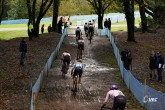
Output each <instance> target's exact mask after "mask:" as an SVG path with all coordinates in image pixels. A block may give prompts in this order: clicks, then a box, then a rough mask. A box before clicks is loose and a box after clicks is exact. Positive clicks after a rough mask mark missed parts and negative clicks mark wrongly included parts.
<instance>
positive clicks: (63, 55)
mask: <svg viewBox="0 0 165 110" xmlns="http://www.w3.org/2000/svg"><path fill="white" fill-rule="evenodd" d="M66 55H68V56H70V53H67V52H64V53H63V54H62V59H64V57H65V56H66ZM70 57H71V56H70Z"/></svg>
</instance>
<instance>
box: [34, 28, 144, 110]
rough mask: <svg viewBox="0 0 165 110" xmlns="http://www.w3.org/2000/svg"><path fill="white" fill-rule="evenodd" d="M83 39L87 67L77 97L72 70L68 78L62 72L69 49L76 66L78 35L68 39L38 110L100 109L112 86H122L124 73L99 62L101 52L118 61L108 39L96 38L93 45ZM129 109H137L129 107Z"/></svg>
mask: <svg viewBox="0 0 165 110" xmlns="http://www.w3.org/2000/svg"><path fill="white" fill-rule="evenodd" d="M73 32H74V31H73ZM83 38H84V40H85V51H84V53H83V59H82V61H83V64H85V70H84V73H83V76H82V84H80V85H79V90H78V92H77V94H76V97H75V98H74V97H73V95H72V92H71V87H72V84H71V81H72V79H71V77H70V71H71V68H70V69H69V72H68V74H66V78H65V79H64V78H62V76H61V72H60V70H61V69H60V68H61V67H60V66H61V61H60V57H61V54H62V52H63V51H64V50H65V49H67V50H69V51H70V53H71V56H72V63H73V62H74V61H75V58H76V53H77V45H76V43H75V42H76V40H75V36H73V35H72V36H68V37H66V38H65V39H64V43H63V44H62V47H61V49H60V50H61V51H60V53H59V56H58V58H57V59H56V60H55V61H54V63H53V65H52V69H51V71H50V73H49V77H47V78H45V80H44V85H43V87H42V90H41V92H40V93H39V96H38V97H37V106H36V107H37V109H38V110H100V108H99V106H100V103H101V102H102V100H103V98H104V97H105V95H106V92H107V91H108V88H109V85H110V84H114V83H115V84H119V80H121V79H119V78H120V74H116V73H119V69H118V68H112V66H111V65H110V64H107V63H100V62H99V63H98V62H96V61H95V59H96V58H97V57H98V56H99V55H101V54H104V53H100V52H104V51H105V53H106V54H108V55H109V56H110V57H113V58H115V57H114V55H113V49H112V47H111V46H110V43H109V40H108V39H107V38H106V37H98V36H95V37H94V38H93V40H92V43H91V44H89V41H88V40H87V38H86V37H85V36H83ZM100 57H101V56H100ZM125 88H126V87H125ZM110 103H111V101H110ZM126 110H133V109H132V108H130V109H129V107H127V109H126ZM134 110H138V109H134ZM141 110H142V109H141Z"/></svg>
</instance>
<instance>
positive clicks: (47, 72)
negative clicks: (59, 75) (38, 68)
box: [46, 62, 49, 77]
mask: <svg viewBox="0 0 165 110" xmlns="http://www.w3.org/2000/svg"><path fill="white" fill-rule="evenodd" d="M46 65H47V69H46V74H47V77H48V72H49V70H48V62H47V63H46Z"/></svg>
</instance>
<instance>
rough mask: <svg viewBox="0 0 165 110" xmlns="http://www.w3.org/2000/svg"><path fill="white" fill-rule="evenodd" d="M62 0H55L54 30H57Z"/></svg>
mask: <svg viewBox="0 0 165 110" xmlns="http://www.w3.org/2000/svg"><path fill="white" fill-rule="evenodd" d="M59 4H60V0H53V20H52V31H54V32H55V31H57V20H58V9H59Z"/></svg>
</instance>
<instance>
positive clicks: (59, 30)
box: [58, 17, 62, 33]
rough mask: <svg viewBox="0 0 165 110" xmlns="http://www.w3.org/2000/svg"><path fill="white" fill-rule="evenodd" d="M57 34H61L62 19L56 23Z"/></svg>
mask: <svg viewBox="0 0 165 110" xmlns="http://www.w3.org/2000/svg"><path fill="white" fill-rule="evenodd" d="M58 32H59V33H61V32H62V17H61V18H60V20H59V21H58Z"/></svg>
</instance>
